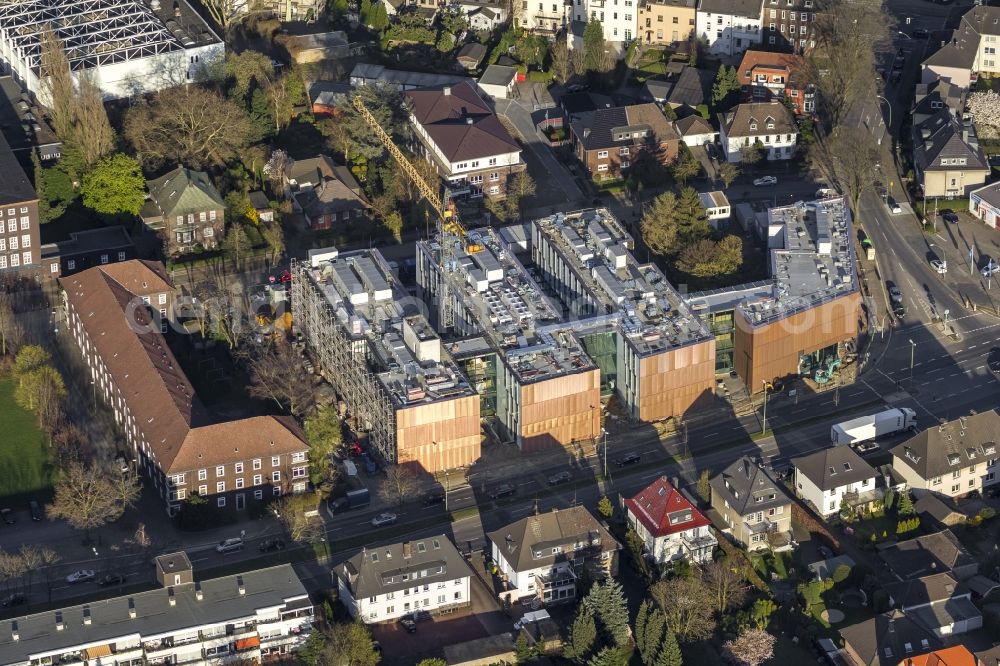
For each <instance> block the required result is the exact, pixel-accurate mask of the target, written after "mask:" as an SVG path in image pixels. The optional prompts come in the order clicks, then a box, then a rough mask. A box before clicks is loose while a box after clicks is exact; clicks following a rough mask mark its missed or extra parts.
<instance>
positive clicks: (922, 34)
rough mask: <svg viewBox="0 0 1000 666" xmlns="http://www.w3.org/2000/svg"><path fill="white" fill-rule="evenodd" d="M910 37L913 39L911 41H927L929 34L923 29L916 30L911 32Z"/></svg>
mask: <svg viewBox="0 0 1000 666" xmlns="http://www.w3.org/2000/svg"><path fill="white" fill-rule="evenodd" d="M911 37H913V39H927V38H928V37H930V33H929V32H927V31H926V30H924V29H923V28H917V29H916V30H914V31H913V34H912V35H911Z"/></svg>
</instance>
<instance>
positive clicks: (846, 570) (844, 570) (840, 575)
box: [830, 564, 851, 585]
mask: <svg viewBox="0 0 1000 666" xmlns="http://www.w3.org/2000/svg"><path fill="white" fill-rule="evenodd" d="M830 577H831V579H832V580H833V582H834V583H836V584H837V585H840V584H841V583H843V582H844V581H845V580H847V579H848V578H850V577H851V567H849V566H847V565H846V564H841V565H840V566H839V567H837V568H836V569H834V570H833V573H832V574H830Z"/></svg>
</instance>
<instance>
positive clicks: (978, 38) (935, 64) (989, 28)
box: [920, 6, 1000, 88]
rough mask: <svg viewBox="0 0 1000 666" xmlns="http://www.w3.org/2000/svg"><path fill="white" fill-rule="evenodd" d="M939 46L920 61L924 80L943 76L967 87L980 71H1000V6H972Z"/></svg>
mask: <svg viewBox="0 0 1000 666" xmlns="http://www.w3.org/2000/svg"><path fill="white" fill-rule="evenodd" d="M934 46H935V45H932V48H934ZM937 46H938V48H937V49H936V50H934V51H933V52H932V53H931V54H930V55H929V56H928V57H927V58H926V59H925V60H924V61H923V62H922V63H921V72H920V81H921V83H933V82H934V81H935V80H936V79H938V78H942V79H947V80H949V81H950V82H951V83H954V84H955V85H957V86H960V87H962V88H968V87H969V86H970V85H971V84H972V83H974V82H975V80H976V78H977V76H978V75H979V74H987V75H996V74H997V73H998V72H1000V56H998V51H997V50H998V49H1000V7H980V6H977V7H972V8H971V9H969V11H967V12H966V13H965V14H964V15H963V16H962V20H961V22H960V23H959V26H958V29H957V30H953V31H952V32H951V35H950V37H949V39H947V40H943V41H941V42H940V44H939V45H937Z"/></svg>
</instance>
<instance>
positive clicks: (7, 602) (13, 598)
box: [0, 592, 28, 608]
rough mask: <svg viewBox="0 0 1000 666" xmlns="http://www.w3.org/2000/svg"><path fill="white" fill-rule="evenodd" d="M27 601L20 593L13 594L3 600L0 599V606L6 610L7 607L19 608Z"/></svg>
mask: <svg viewBox="0 0 1000 666" xmlns="http://www.w3.org/2000/svg"><path fill="white" fill-rule="evenodd" d="M27 600H28V598H27V597H26V596H24V595H23V594H21V593H20V592H15V593H13V594H8V595H7V596H6V597H4V598H3V599H0V606H3V607H4V608H7V607H8V606H20V605H21V604H23V603H24V602H25V601H27Z"/></svg>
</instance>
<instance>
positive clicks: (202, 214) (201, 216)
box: [198, 211, 208, 222]
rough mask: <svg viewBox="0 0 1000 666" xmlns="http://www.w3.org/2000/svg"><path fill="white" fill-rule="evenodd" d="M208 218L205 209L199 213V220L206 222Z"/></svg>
mask: <svg viewBox="0 0 1000 666" xmlns="http://www.w3.org/2000/svg"><path fill="white" fill-rule="evenodd" d="M207 219H208V213H206V212H205V211H201V212H200V213H198V221H199V222H204V221H206V220H207Z"/></svg>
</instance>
